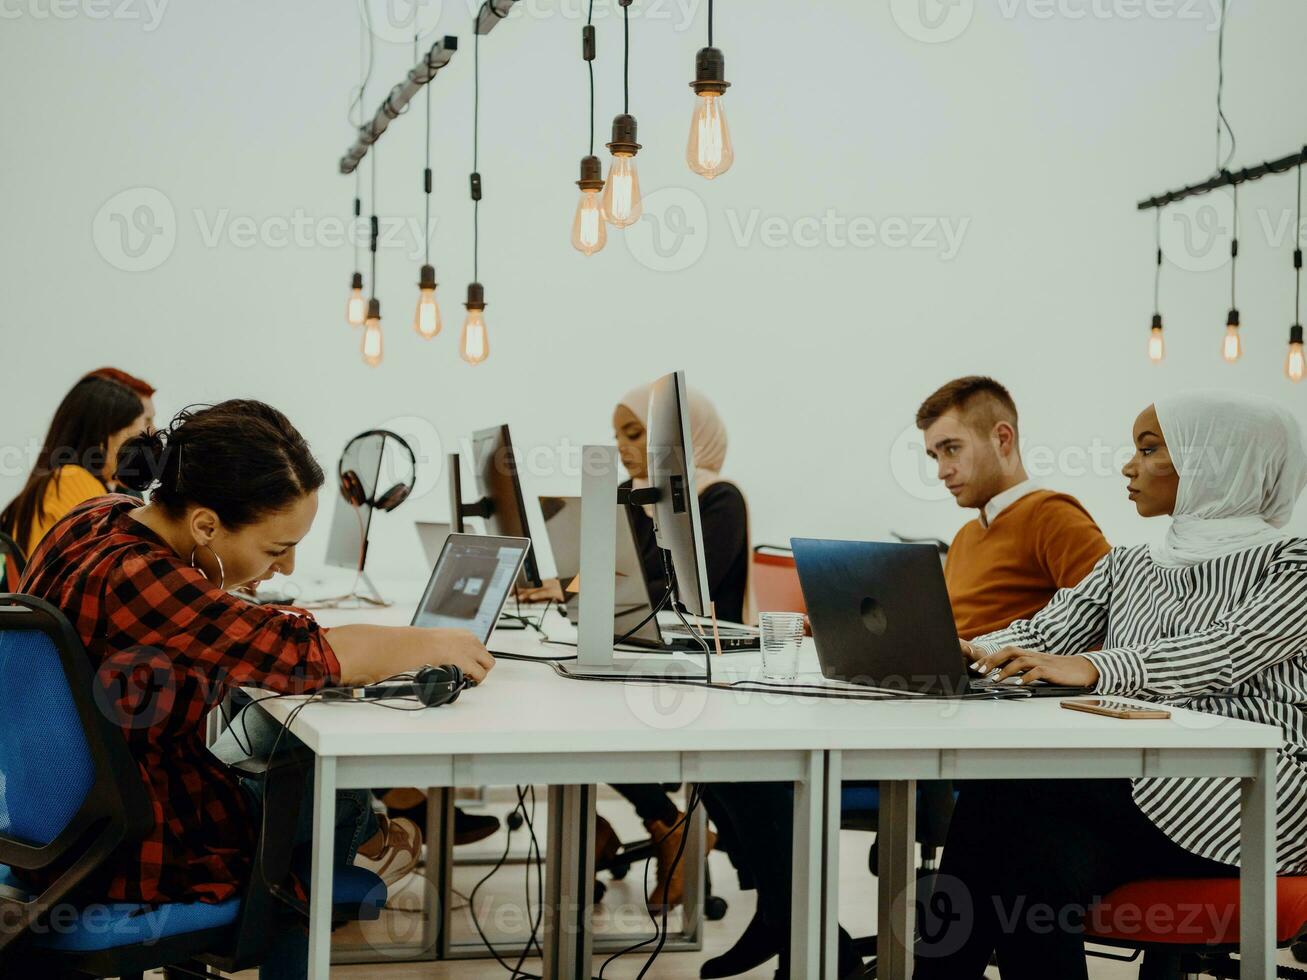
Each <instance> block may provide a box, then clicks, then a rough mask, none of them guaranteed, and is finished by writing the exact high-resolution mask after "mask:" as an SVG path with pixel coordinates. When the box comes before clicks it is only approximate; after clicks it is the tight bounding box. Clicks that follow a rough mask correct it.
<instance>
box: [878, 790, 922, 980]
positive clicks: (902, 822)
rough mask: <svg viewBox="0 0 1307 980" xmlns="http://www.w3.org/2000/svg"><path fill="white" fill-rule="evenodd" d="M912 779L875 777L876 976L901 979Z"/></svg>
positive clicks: (910, 879) (911, 867) (906, 943)
mask: <svg viewBox="0 0 1307 980" xmlns="http://www.w3.org/2000/svg"><path fill="white" fill-rule="evenodd" d="M916 827H917V783H916V780H912V779H899V780H893V781H890V780H881V784H880V823H879V827H878V829H877V832H876V845H877V847H876V849H877V851H878V852H879V855H880V856H879V866H878V876H879V885H880V891H879V896H878V899H877V903H876V912H877V929H876V937H877V938H876V954H877V956H876V964H877V971H876V976H878V977H880V978H881V980H907V978H908V977H910V976H911V975H912V936H913V929H914V927H915V923H914V922H913V921H912V920H913V913H914V912H915V911H916V909H915V907H914V905H915V902H916V887H917V869H916V867H915V865H916V860H915V858H916V840H917V834H916Z"/></svg>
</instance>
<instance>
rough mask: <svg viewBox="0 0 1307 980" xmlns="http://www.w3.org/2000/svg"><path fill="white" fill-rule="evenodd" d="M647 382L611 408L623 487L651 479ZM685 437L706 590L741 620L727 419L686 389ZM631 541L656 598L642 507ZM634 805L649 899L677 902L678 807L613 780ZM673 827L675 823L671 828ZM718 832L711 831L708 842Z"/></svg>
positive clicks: (657, 580)
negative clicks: (650, 864) (726, 470)
mask: <svg viewBox="0 0 1307 980" xmlns="http://www.w3.org/2000/svg"><path fill="white" fill-rule="evenodd" d="M651 391H652V389H651V387H650V386H649V385H644V386H642V387H640V388H636V389H635V390H634V391H631V392H628V393H627V394H626V395H625V396H624V397H623V398H622V400H621V401H620V402H619V403H618V405H617V407H616V408H615V409H614V410H613V435H614V437H615V438H616V439H617V450H618V453H619V454H620V455H621V458H622V465H623V466H624V467H626V471H627V472H628V473H630V474H631V479H630V480H628V481H627V482H626V484H625V486H628V487H631V486H634V487H637V488H639V487H643V486H648V478H649V471H648V456H647V452H646V449H647V447H646V439H647V436H648V429H647V426H648V418H649V395H650V393H651ZM688 408H689V416H690V441H691V443H692V444H693V449H694V479H695V487H696V489H697V490H698V491H699V516H700V520H701V525H702V528H703V556H704V561H705V563H706V564H707V566H708V568H707V572H708V590H709V594H710V595H711V596H712V600H713V603H714V606H715V609H716V614H717V618H718V619H719V620H724V621H727V622H735V623H742V622H744V621H745V618H746V617H748V616H751V610H750V608H749V600H748V596H749V511H748V507H747V506H746V505H745V502H744V494H742V493H741V492H740V489H739V487H737V486H735V484H733V483H729V482H727V481H726V480H723V479H722V478H721V469H722V466H723V465H724V464H725V462H726V426H725V425H723V424H722V420H721V417H720V416H719V415H718V414H717V410H716V409H715V408H714V407H713V404H712V402H710V401H709V400H708V399H707V398H705V397H704V396H703V395H701V394H699V393H698V392H697V391H693V390H692V391H691V392H690V395H689V406H688ZM632 527H633V529H634V531H635V540H636V545H637V547H638V548H639V549H640V558H641V561H642V562H643V563H644V569H645V580H646V581H647V582H648V583H649V601H650V602H651V603H653V604H655V605H657V604H658V603H659V602H660V601H661V600H662V598H663V593H664V592H665V591H666V589H667V573H666V565H665V564H664V558H663V554H662V552H661V551H660V550H659V548H658V543H657V541H656V540H655V538H654V526H653V519H652V518H651V517H650V516H649V515H648V514H646V513H645V512H644V511H643V510H635V511H634V512H633V519H632ZM613 789H615V790H617V792H619V793H621V794H622V795H623V796H624V797H626V799H627V800H629V801H630V802H631V804H632V805H633V806H634V807H635V812H636V813H637V814H638V815H639V816H640V819H641V820H643V821H644V824H645V827H646V828H647V829H648V830H649V833H650V835H651V837H652V838H653V840H654V841H656V842H657V843H658V875H657V881H656V883H655V885H654V890H653V892H652V894H650V896H649V903H650V905H652V906H654V907H661V906H662V905H664V904H666V905H668V906H674V905H679V904H680V903H681V900H682V898H683V895H684V891H685V874H684V870H683V869H684V864H685V863H684V861H682V862H680V863H679V864H676V871H675V873H674V874H672V875H670V876H669V875H668V874H667V869H668V868H670V867H671V866H672V865H673V864H674V863H676V862H675V857H676V852H677V850H678V849H679V847H680V844H681V836H682V834H683V833H684V832H685V828H684V826H678V825H679V824H680V822H681V812H680V810H679V809H677V806H676V804H675V803H674V802H673V801H672V798H671V797H670V796H668V794H667V790H665V789H664V788H663V787H662V786H658V785H654V784H640V785H636V784H624V785H614V786H613ZM710 815H711V816H712V818H713V822H714V823H715V824H717V827H718V829H719V830H720V831H722V832H723V834H727V835H729V828H728V827H727V826H725V820H726V817H725V814H724V813H719V812H717V808H716V807H715V806H713V807H712V808H711V809H710ZM672 828H677V829H675V830H673V829H672ZM714 842H715V837H714V836H713V835H712V834H709V842H708V846H709V848H710V849H711V847H712V846H713V843H714Z"/></svg>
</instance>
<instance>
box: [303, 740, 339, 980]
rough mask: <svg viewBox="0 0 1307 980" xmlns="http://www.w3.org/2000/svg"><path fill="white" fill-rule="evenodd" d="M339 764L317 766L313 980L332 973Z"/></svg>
mask: <svg viewBox="0 0 1307 980" xmlns="http://www.w3.org/2000/svg"><path fill="white" fill-rule="evenodd" d="M335 843H336V760H335V759H332V758H327V759H324V758H323V757H322V756H320V755H319V756H315V757H314V763H313V864H312V869H311V871H310V872H309V873H310V876H311V877H310V880H309V977H310V980H326V977H327V975H328V974H329V973H330V971H331V884H332V876H333V874H334V873H335V868H333V867H332V865H333V863H334V862H333V857H334V855H333V852H334V850H335Z"/></svg>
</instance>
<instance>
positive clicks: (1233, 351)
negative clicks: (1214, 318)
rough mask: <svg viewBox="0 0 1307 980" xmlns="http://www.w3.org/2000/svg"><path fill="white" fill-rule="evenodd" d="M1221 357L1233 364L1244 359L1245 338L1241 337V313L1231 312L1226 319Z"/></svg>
mask: <svg viewBox="0 0 1307 980" xmlns="http://www.w3.org/2000/svg"><path fill="white" fill-rule="evenodd" d="M1221 357H1223V358H1224V359H1225V361H1226V363H1227V364H1233V363H1234V362H1235V361H1237V360H1239V358H1241V357H1243V338H1242V337H1241V336H1239V311H1238V310H1231V311H1230V315H1229V316H1227V317H1226V318H1225V337H1224V338H1223V339H1222V340H1221Z"/></svg>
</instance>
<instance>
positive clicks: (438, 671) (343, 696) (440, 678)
mask: <svg viewBox="0 0 1307 980" xmlns="http://www.w3.org/2000/svg"><path fill="white" fill-rule="evenodd" d="M469 687H476V681H474V680H472V679H471V678H470V677H467V676H465V675H464V674H463V671H462V670H461V669H460V668H458V667H456V666H455V665H454V664H445V665H444V666H443V667H423V668H422V669H421V670H419V671H418V672H417V674H416V675H415V676H414V678H413V681H412V683H408V684H374V685H371V686H369V687H347V688H341V687H337V688H328V689H327V690H325V691H323V692H322V697H323V700H327V701H380V700H382V699H389V698H417V699H418V700H419V701H421V702H422V703H423V704H424V705H426V706H427V707H428V708H439V707H440V706H441V705H446V704H453V703H454V702H455V701H457V700H458V696H459V695H460V694H462V693H463V692H464V691H466V690H467V689H468V688H469Z"/></svg>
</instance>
